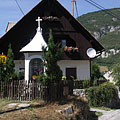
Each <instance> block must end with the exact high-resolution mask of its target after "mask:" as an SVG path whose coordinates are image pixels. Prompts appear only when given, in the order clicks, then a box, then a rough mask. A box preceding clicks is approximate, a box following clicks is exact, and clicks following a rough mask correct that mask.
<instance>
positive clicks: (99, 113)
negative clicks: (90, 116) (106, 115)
mask: <svg viewBox="0 0 120 120" xmlns="http://www.w3.org/2000/svg"><path fill="white" fill-rule="evenodd" d="M95 115H96V116H98V117H100V116H102V115H103V114H102V112H95Z"/></svg>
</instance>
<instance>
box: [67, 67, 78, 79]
mask: <svg viewBox="0 0 120 120" xmlns="http://www.w3.org/2000/svg"><path fill="white" fill-rule="evenodd" d="M76 71H77V70H76V68H66V77H67V79H68V80H69V79H73V78H74V79H76V78H77V72H76Z"/></svg>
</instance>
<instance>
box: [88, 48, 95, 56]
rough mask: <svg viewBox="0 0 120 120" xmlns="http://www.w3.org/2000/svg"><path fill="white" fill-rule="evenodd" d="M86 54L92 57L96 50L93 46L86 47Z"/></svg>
mask: <svg viewBox="0 0 120 120" xmlns="http://www.w3.org/2000/svg"><path fill="white" fill-rule="evenodd" d="M87 55H88V57H89V58H94V57H95V56H96V50H95V49H94V48H88V49H87Z"/></svg>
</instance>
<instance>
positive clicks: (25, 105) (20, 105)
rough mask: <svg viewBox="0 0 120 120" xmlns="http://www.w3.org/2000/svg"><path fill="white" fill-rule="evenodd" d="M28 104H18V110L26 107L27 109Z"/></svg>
mask: <svg viewBox="0 0 120 120" xmlns="http://www.w3.org/2000/svg"><path fill="white" fill-rule="evenodd" d="M29 106H30V104H19V105H18V108H26V107H29Z"/></svg>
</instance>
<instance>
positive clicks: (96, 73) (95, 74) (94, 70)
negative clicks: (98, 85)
mask: <svg viewBox="0 0 120 120" xmlns="http://www.w3.org/2000/svg"><path fill="white" fill-rule="evenodd" d="M100 77H101V73H100V69H99V65H98V64H97V63H96V62H92V64H91V78H92V80H95V79H99V78H100Z"/></svg>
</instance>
